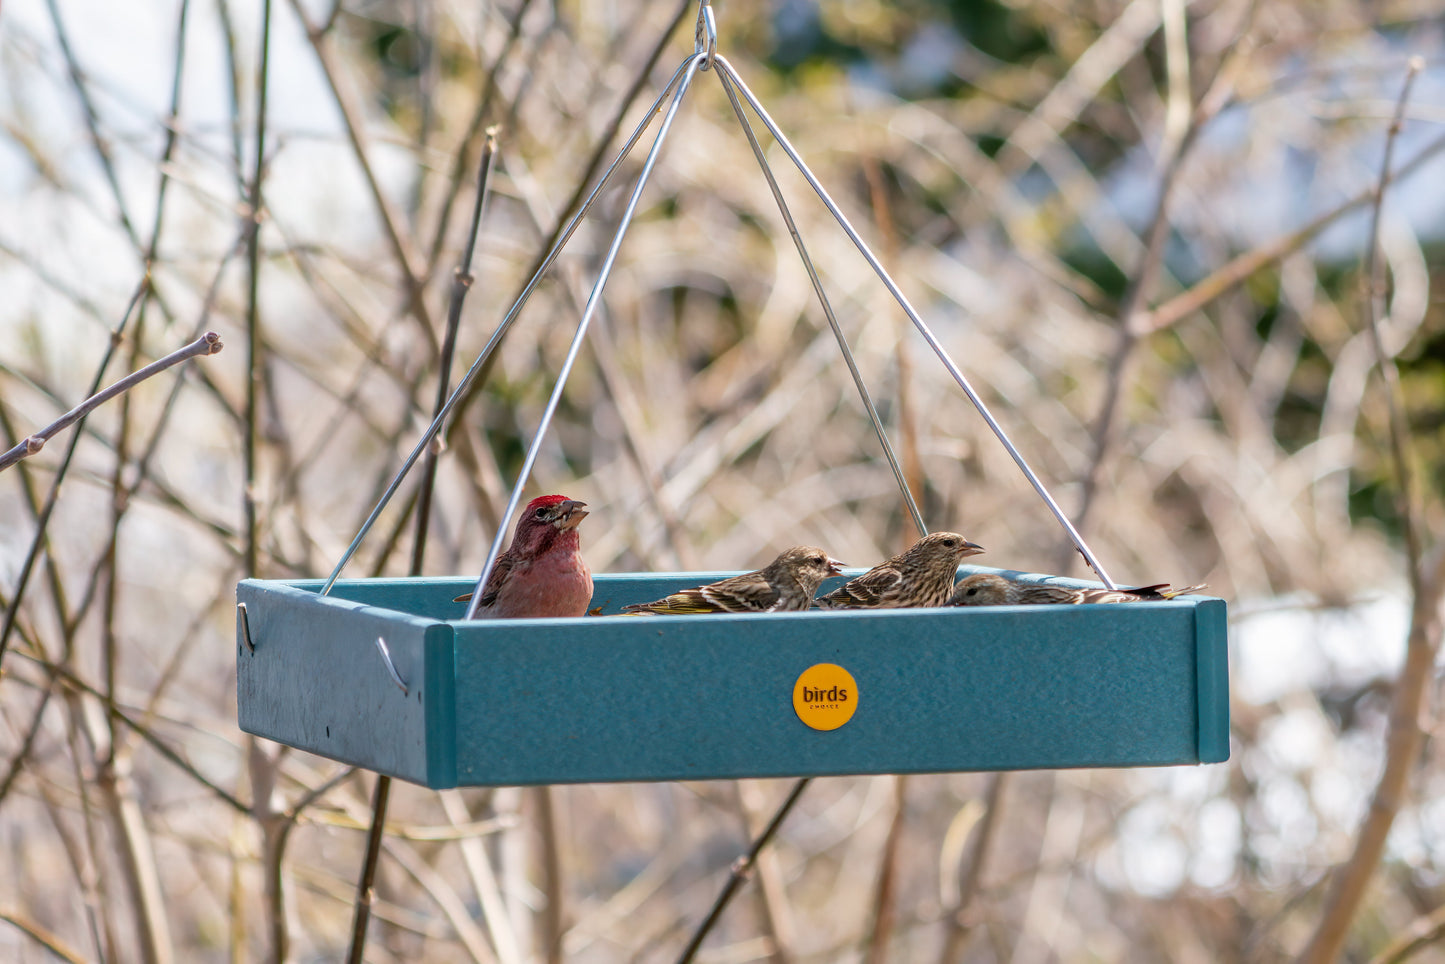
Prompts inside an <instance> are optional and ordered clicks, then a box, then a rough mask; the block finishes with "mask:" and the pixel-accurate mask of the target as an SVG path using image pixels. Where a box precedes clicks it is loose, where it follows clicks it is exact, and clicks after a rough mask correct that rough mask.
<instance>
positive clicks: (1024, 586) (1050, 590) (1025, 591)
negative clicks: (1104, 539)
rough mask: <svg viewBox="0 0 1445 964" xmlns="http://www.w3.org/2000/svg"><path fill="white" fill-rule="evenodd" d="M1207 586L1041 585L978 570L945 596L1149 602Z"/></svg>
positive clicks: (1022, 601) (1011, 602) (1026, 602)
mask: <svg viewBox="0 0 1445 964" xmlns="http://www.w3.org/2000/svg"><path fill="white" fill-rule="evenodd" d="M1207 588H1209V587H1208V586H1206V585H1205V584H1204V583H1200V584H1199V585H1197V586H1185V587H1184V588H1183V589H1170V588H1169V583H1167V582H1161V583H1156V584H1154V585H1152V586H1139V587H1137V588H1135V589H1071V588H1069V587H1068V586H1041V585H1038V584H1036V583H1026V582H1015V581H1014V580H1012V579H1005V578H1004V577H1003V576H996V575H993V574H991V573H979V574H978V575H976V576H969V577H968V578H966V579H963V580H960V581H959V584H958V585H957V586H956V587H955V588H954V590H953V595H952V596H951V597H949V600H948V605H950V606H1040V605H1065V606H1068V605H1077V604H1081V603H1121V602H1150V601H1155V602H1157V601H1159V600H1161V599H1173V598H1174V597H1175V596H1187V595H1189V594H1190V593H1195V592H1202V591H1203V590H1205V589H1207Z"/></svg>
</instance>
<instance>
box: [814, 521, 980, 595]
mask: <svg viewBox="0 0 1445 964" xmlns="http://www.w3.org/2000/svg"><path fill="white" fill-rule="evenodd" d="M980 552H983V546H980V545H975V544H974V543H972V542H969V541H968V540H967V539H965V538H964V537H963V536H961V535H959V534H958V533H957V532H935V533H933V534H932V535H929V536H924V537H923V538H922V539H919V540H918V541H917V542H915V543H914V544H913V545H912V547H910V548H909V549H908V551H906V552H902V553H899V554H898V555H896V556H894V557H893V558H892V559H889V560H888V561H887V562H885V563H883V564H882V565H878V566H874V567H873V568H872V569H869V570H868V571H867V572H865V573H863V575H861V576H858V577H857V578H856V579H850V580H849V581H848V582H846V583H844V584H843V585H842V586H841V587H839V588H838V589H835V590H833V591H832V592H830V593H828V595H826V596H823V597H821V598H819V599H818V600H817V602H816V603H815V605H817V606H818V608H820V609H884V608H892V607H898V606H942V605H943V604H944V602H945V601H946V600H947V599H948V594H949V593H950V592H951V591H952V590H953V581H954V579H956V578H958V561H959V560H960V559H962V558H963V557H964V556H973V555H977V554H978V553H980Z"/></svg>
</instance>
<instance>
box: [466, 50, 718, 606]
mask: <svg viewBox="0 0 1445 964" xmlns="http://www.w3.org/2000/svg"><path fill="white" fill-rule="evenodd" d="M712 56H713V55H712V54H711V53H695V54H693V55H692V57H691V58H690V59H689V60H688V61H687V63H686V64H685V66H686V70H685V71H684V72H683V75H682V82H681V83H679V84H678V85H677V93H675V94H673V95H672V103H671V104H669V105H668V106H667V115H666V116H664V117H663V118H662V126H660V127H659V128H658V129H657V137H656V138H655V139H654V140H653V142H652V150H650V151H648V152H647V160H646V161H645V162H643V165H642V172H641V173H640V174H638V176H637V184H636V186H634V187H633V189H632V196H631V197H629V198H628V199H627V207H626V208H625V209H624V210H623V212H622V220H621V221H620V222H619V223H618V225H617V231H616V233H614V234H613V236H612V245H611V247H609V248H608V249H607V256H606V257H605V258H603V259H602V268H601V270H600V271H599V272H598V273H597V281H596V282H595V283H594V284H593V285H592V294H591V295H589V296H588V298H587V304H586V306H585V307H584V308H583V309H582V320H581V321H579V322H578V323H577V334H575V335H573V336H572V344H571V346H570V347H568V349H567V357H566V358H565V359H564V360H563V362H562V368H561V370H560V371H559V372H558V373H557V384H556V386H555V387H554V388H553V389H552V397H551V398H549V399H547V407H546V409H544V410H543V412H542V421H541V422H540V423H539V424H538V425H537V432H536V434H535V435H533V436H532V444H531V446H530V447H529V448H528V449H527V457H526V458H525V459H524V460H523V461H522V469H521V471H520V472H518V473H517V484H516V485H514V486H512V495H511V498H509V499H508V500H507V508H506V510H505V511H504V512H503V513H502V517H501V519H500V520H498V522H497V534H496V535H495V536H494V537H493V538H492V546H491V548H490V549H488V550H487V561H486V562H485V563H484V564H483V565H482V574H481V575H480V576H479V577H478V578H477V585H476V587H475V588H474V589H473V590H472V601H471V602H470V603H468V604H467V614H466V616H465V617H464V618H466V619H474V618H476V615H477V608H478V607H479V606H481V604H482V589H483V587H485V586H486V584H487V580H488V579H489V578H491V575H492V569H493V568H495V567H496V564H497V557H498V556H500V555H501V554H502V540H503V539H504V538H506V535H507V529H508V528H509V527H510V526H511V523H512V515H513V513H515V512H516V511H517V503H518V502H519V501H520V500H521V498H522V489H523V488H524V487H525V486H526V485H527V479H528V478H529V477H530V476H531V474H532V465H533V463H535V462H536V461H537V453H538V452H539V451H541V448H542V440H543V439H544V438H545V437H546V434H547V427H548V426H549V425H550V424H551V423H552V416H553V415H554V414H555V413H556V411H557V403H558V402H559V401H561V398H562V389H563V388H564V387H566V385H567V376H568V375H570V374H571V373H572V364H573V362H575V361H576V360H577V353H578V352H580V351H581V350H582V339H583V338H584V337H586V335H587V326H588V325H589V324H590V323H591V322H592V316H593V314H595V313H596V311H597V305H598V303H599V302H600V301H601V300H602V290H603V289H604V288H605V287H606V286H607V279H608V278H609V277H611V275H612V265H613V263H614V262H616V260H617V252H618V251H619V250H621V248H622V239H623V237H624V236H625V235H626V234H627V229H628V227H629V226H631V224H632V215H633V214H634V213H635V212H636V211H637V202H638V200H639V199H640V198H641V197H642V189H643V188H644V187H646V186H647V179H648V178H649V177H651V176H652V169H653V167H654V166H655V165H656V164H657V158H658V155H659V154H661V153H662V145H663V144H664V143H665V142H666V141H667V134H668V131H670V130H671V129H672V120H673V118H674V117H676V116H677V109H678V107H680V106H681V105H682V98H683V96H684V95H686V94H687V89H688V88H689V87H691V86H692V79H693V78H694V77H696V76H697V72H698V71H699V70H700V69H702V66H703V64H704V63H706V62H707V61H708V60H709V59H710V58H711V57H712Z"/></svg>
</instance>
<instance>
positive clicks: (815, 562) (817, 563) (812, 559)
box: [808, 556, 823, 566]
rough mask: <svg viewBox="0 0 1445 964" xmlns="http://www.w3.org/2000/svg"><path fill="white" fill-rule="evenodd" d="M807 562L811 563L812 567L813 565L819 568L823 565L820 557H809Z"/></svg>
mask: <svg viewBox="0 0 1445 964" xmlns="http://www.w3.org/2000/svg"><path fill="white" fill-rule="evenodd" d="M808 561H809V562H811V563H812V564H813V565H815V566H821V565H822V564H823V557H822V556H810V557H808Z"/></svg>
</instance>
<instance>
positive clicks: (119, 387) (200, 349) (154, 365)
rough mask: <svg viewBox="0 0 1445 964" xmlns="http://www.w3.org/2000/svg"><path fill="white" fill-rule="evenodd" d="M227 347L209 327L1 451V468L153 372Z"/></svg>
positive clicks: (33, 449)
mask: <svg viewBox="0 0 1445 964" xmlns="http://www.w3.org/2000/svg"><path fill="white" fill-rule="evenodd" d="M223 347H224V346H223V345H222V344H221V336H220V335H218V334H216V333H215V332H214V331H208V332H206V333H205V334H204V335H202V336H201V337H200V338H197V339H196V340H195V341H193V342H191V343H190V344H189V345H186V346H185V347H184V348H179V349H177V350H176V351H173V352H171V353H170V354H169V355H167V356H165V357H164V358H160V359H157V360H156V361H153V362H151V363H150V364H149V365H147V366H146V367H144V368H142V369H140V370H139V371H134V372H131V373H130V374H129V375H127V376H126V377H124V378H122V379H121V380H120V381H118V382H116V383H115V384H114V385H111V386H110V387H109V388H106V389H104V390H103V391H100V392H97V393H96V394H94V395H92V396H90V397H89V398H87V399H86V400H85V401H83V402H81V403H80V404H79V405H77V406H76V407H75V408H72V409H71V410H70V411H68V412H66V413H65V414H64V415H62V416H61V417H60V418H58V419H56V420H55V421H53V422H51V423H50V424H49V425H47V426H45V427H44V428H43V429H41V430H40V431H38V432H36V433H35V434H34V435H31V436H29V437H27V438H24V439H21V440H20V441H19V442H17V443H16V444H15V446H14V447H13V448H11V449H10V450H9V451H8V452H5V453H3V454H0V470H3V469H8V468H9V467H10V466H12V465H14V464H15V463H16V462H19V461H20V460H21V459H23V458H28V457H30V456H32V455H34V454H35V453H37V452H39V451H40V450H41V448H43V447H44V445H45V443H46V442H48V441H49V440H50V439H52V438H54V437H55V436H56V435H58V434H59V433H61V432H63V431H64V430H65V429H67V428H69V427H70V426H71V425H74V424H75V423H76V422H77V421H79V420H80V419H82V418H84V417H85V416H87V415H89V414H90V413H91V412H93V411H94V410H95V409H97V408H99V407H100V406H101V405H104V404H105V403H106V402H108V401H110V400H111V399H112V398H115V397H116V396H117V395H120V394H122V393H123V392H128V391H130V390H131V389H132V388H134V387H136V386H137V385H139V384H140V383H141V382H143V381H145V380H146V379H147V378H150V377H151V376H153V375H159V374H160V373H161V372H163V371H165V370H166V369H167V368H171V367H173V366H175V365H179V364H180V363H181V362H183V361H186V360H187V359H190V358H195V357H196V356H198V355H214V354H216V352H218V351H220V350H221V349H222V348H223Z"/></svg>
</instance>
